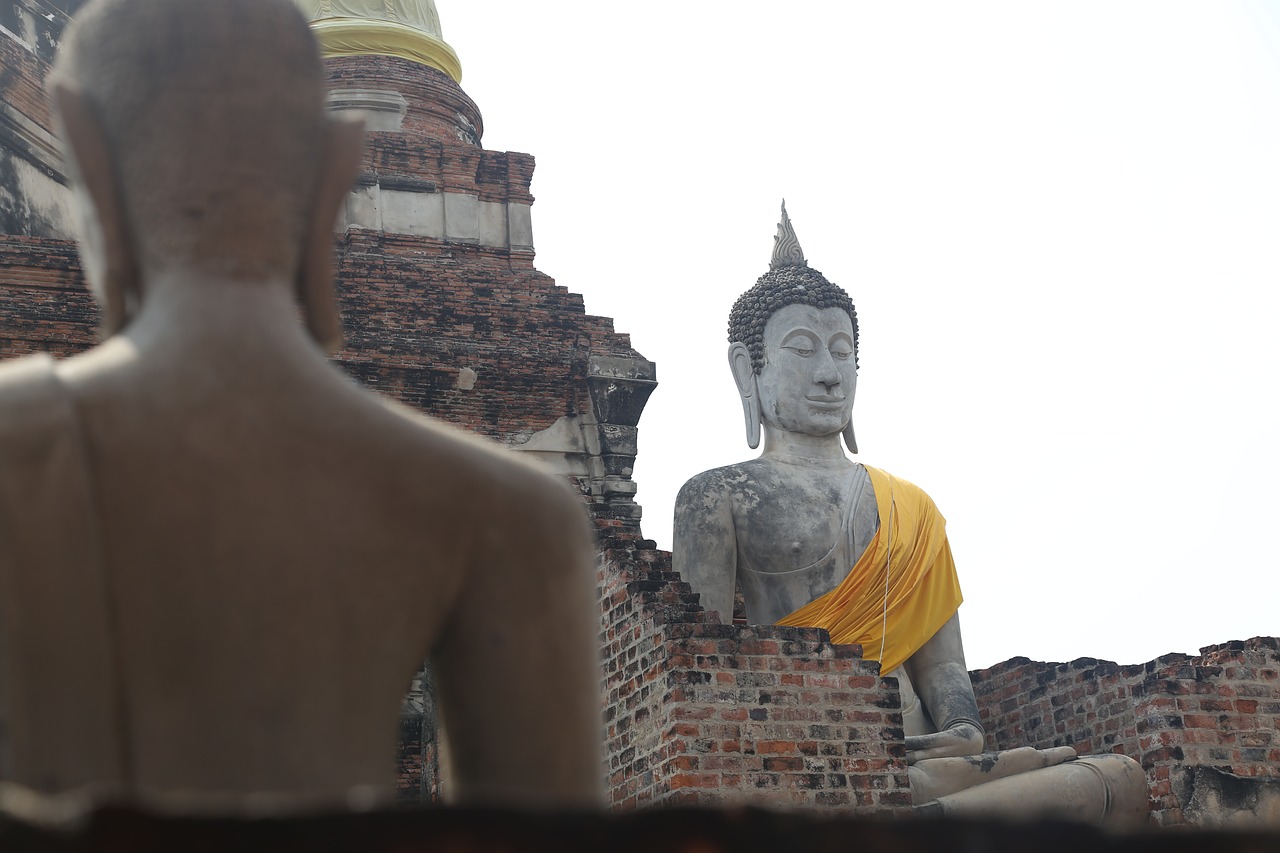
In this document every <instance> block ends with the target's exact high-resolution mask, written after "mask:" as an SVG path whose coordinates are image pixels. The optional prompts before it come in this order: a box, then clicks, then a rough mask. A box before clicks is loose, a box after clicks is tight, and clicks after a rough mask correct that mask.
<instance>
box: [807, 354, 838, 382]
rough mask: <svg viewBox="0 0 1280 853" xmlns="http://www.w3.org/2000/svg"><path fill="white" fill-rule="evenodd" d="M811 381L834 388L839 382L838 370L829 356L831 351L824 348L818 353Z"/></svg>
mask: <svg viewBox="0 0 1280 853" xmlns="http://www.w3.org/2000/svg"><path fill="white" fill-rule="evenodd" d="M813 381H814V382H817V383H818V384H820V385H825V386H827V387H828V388H834V387H835V386H837V385H839V384H840V371H839V370H837V369H836V362H835V359H833V358H832V357H831V353H829V352H826V351H825V350H823V351H822V352H821V353H820V355H819V360H818V363H817V365H816V366H815V370H814V373H813Z"/></svg>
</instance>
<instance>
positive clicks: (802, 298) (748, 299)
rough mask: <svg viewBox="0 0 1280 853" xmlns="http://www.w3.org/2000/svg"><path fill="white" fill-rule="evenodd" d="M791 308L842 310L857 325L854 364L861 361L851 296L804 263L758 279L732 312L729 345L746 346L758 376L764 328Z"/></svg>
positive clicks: (775, 270)
mask: <svg viewBox="0 0 1280 853" xmlns="http://www.w3.org/2000/svg"><path fill="white" fill-rule="evenodd" d="M788 305H812V306H813V307H814V308H839V309H841V310H842V311H844V312H845V313H846V314H848V315H849V320H850V321H851V322H852V323H853V354H854V364H855V366H856V365H857V358H858V312H857V310H855V309H854V307H853V300H851V299H850V298H849V294H847V293H845V292H844V290H843V289H842V288H840V287H837V286H836V285H834V284H832V283H831V282H829V281H827V279H826V277H825V276H823V274H822V273H820V272H818V271H817V270H815V269H814V268H813V267H811V266H808V265H807V264H804V263H803V262H802V263H800V264H791V265H787V266H779V267H777V268H775V269H771V270H769V271H768V272H767V273H765V274H764V275H762V276H760V278H759V279H757V280H756V283H755V286H753V287H752V288H751V289H750V290H748V291H747V292H746V293H744V294H742V295H741V296H739V297H738V301H737V302H734V303H733V309H732V310H730V311H729V342H730V343H738V342H740V343H743V344H745V345H746V347H747V349H748V350H749V351H750V353H751V368H752V370H754V371H755V372H756V373H757V374H758V373H759V372H760V369H761V368H762V367H763V366H764V326H765V323H767V322H769V318H770V317H772V316H773V315H774V314H776V313H777V312H778V311H779V310H781V309H782V308H785V307H786V306H788Z"/></svg>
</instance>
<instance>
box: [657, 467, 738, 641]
mask: <svg viewBox="0 0 1280 853" xmlns="http://www.w3.org/2000/svg"><path fill="white" fill-rule="evenodd" d="M716 473H717V472H715V471H707V472H705V473H703V474H699V475H698V476H696V477H694V478H693V479H691V480H689V482H687V483H685V484H684V486H683V488H681V489H680V494H679V495H677V497H676V517H675V537H674V538H675V542H674V544H673V545H672V548H671V564H672V568H673V569H674V570H675V571H677V572H679V573H680V577H681V578H683V579H684V580H685V581H686V582H687V583H688V584H689V585H690V586H691V587H693V591H694V592H696V593H698V594H699V595H700V596H701V604H702V606H703V607H704V608H705V609H707V610H714V611H716V612H718V613H719V614H720V621H721V622H722V623H723V624H726V625H727V624H729V623H731V622H732V621H733V586H734V578H735V575H736V572H737V563H738V542H737V536H736V534H735V531H734V527H733V507H732V503H731V501H730V497H729V494H728V491H727V490H726V489H725V488H724V487H723V484H722V483H720V482H719V478H718V477H716V476H715V475H716Z"/></svg>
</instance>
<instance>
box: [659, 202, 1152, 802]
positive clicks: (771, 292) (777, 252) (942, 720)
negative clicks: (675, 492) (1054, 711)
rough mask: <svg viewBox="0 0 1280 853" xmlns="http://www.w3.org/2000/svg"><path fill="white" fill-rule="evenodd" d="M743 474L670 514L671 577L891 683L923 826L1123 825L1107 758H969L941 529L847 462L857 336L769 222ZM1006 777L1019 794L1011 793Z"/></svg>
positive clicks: (837, 292) (1124, 783) (721, 471)
mask: <svg viewBox="0 0 1280 853" xmlns="http://www.w3.org/2000/svg"><path fill="white" fill-rule="evenodd" d="M729 341H730V344H729V367H730V369H731V371H732V373H733V378H734V382H735V383H736V384H737V387H738V392H739V394H740V396H741V399H742V406H743V413H744V417H745V423H746V433H747V443H748V444H749V445H750V446H751V447H752V448H756V447H758V446H759V445H760V440H761V433H762V430H763V438H764V449H763V451H762V452H761V454H760V456H759V457H757V458H755V459H751V460H749V461H746V462H742V463H738V464H735V465H728V466H725V467H723V468H716V469H713V470H710V471H706V472H704V473H701V474H699V475H697V476H695V477H693V478H692V479H690V480H689V481H688V482H687V483H686V484H685V485H684V487H683V488H682V489H681V491H680V493H679V496H678V497H677V499H676V511H675V543H674V547H673V549H672V559H673V561H674V568H675V569H676V571H678V572H679V573H680V574H681V576H682V577H683V578H684V579H685V580H686V581H688V582H689V583H690V585H691V586H692V587H693V589H694V591H695V592H698V593H699V594H700V595H701V601H702V604H703V605H704V606H705V607H706V609H708V610H713V611H717V612H719V613H720V614H722V615H726V616H727V615H728V614H730V613H731V612H732V607H733V598H734V587H735V582H736V584H737V585H739V586H740V587H741V589H742V593H743V597H744V600H745V605H746V614H747V619H748V621H749V622H751V623H757V624H770V623H776V624H779V625H798V626H812V627H819V628H825V629H826V630H827V631H829V632H830V635H831V639H832V641H833V642H836V643H859V644H861V645H862V648H863V653H864V655H865V656H867V657H869V658H872V659H874V660H877V661H879V662H880V666H881V672H882V673H884V674H886V675H890V676H892V677H894V678H896V679H897V682H898V686H899V690H900V692H901V696H902V717H903V729H904V732H905V737H906V743H905V746H906V751H907V761H908V763H909V765H910V766H909V770H908V773H909V776H910V779H911V785H912V794H913V798H914V800H915V802H916V804H917V807H918V808H920V809H921V810H923V811H943V812H946V813H952V814H962V815H973V816H978V815H1000V814H1008V815H1026V814H1034V815H1053V816H1061V817H1069V818H1081V819H1095V820H1110V821H1121V822H1123V821H1137V820H1141V819H1142V818H1143V817H1144V816H1145V811H1146V797H1145V781H1144V779H1143V775H1142V772H1141V769H1140V768H1139V767H1138V765H1137V764H1136V762H1134V761H1132V760H1131V759H1128V758H1125V757H1123V756H1118V755H1108V756H1099V757H1095V758H1088V759H1077V758H1076V755H1075V752H1074V751H1073V750H1072V749H1070V748H1069V747H1062V748H1056V749H1050V750H1036V749H1031V748H1022V749H1016V750H1009V751H1006V752H1001V753H994V754H991V753H989V754H987V755H985V756H982V758H981V759H980V760H979V759H977V758H975V757H976V756H979V755H980V754H981V753H982V751H983V743H984V733H983V729H982V725H981V723H980V722H979V718H978V706H977V701H976V699H975V698H974V693H973V686H972V683H971V682H970V680H969V674H968V670H967V668H966V666H965V660H964V645H963V641H962V637H961V631H960V617H959V612H958V610H959V606H960V603H961V600H962V598H961V593H960V584H959V580H958V578H957V573H956V567H955V563H954V561H953V559H952V555H951V549H950V546H949V545H948V542H947V536H946V522H945V520H944V518H943V516H942V514H941V513H940V512H939V511H938V508H937V507H936V506H935V505H934V503H933V501H932V500H931V499H930V498H929V496H928V495H927V494H926V493H925V492H924V491H923V490H922V489H920V488H919V487H918V486H916V485H914V484H912V483H910V482H908V481H906V480H904V479H902V478H899V477H895V476H893V475H892V474H889V473H887V472H885V471H881V470H879V469H877V468H873V467H870V466H867V465H863V464H861V463H856V462H854V461H853V460H851V459H850V458H849V457H848V456H847V455H846V454H845V450H844V448H843V447H841V441H842V440H843V443H844V445H845V446H847V448H848V450H849V452H851V453H857V444H856V440H855V436H854V430H853V422H852V412H853V400H854V391H855V389H856V387H857V379H858V377H857V360H858V318H857V313H856V311H855V309H854V306H853V303H852V301H851V300H850V298H849V296H848V294H847V293H846V292H845V291H844V290H843V289H841V288H839V287H837V286H836V285H834V284H832V283H831V282H829V281H828V280H827V279H826V278H825V277H824V276H823V275H822V274H821V273H820V272H818V271H817V270H816V269H814V268H812V267H810V266H809V265H808V263H807V262H806V261H805V259H804V255H803V253H802V251H801V250H800V245H799V242H798V241H797V239H796V236H795V232H794V230H793V228H792V226H791V223H790V220H789V218H788V217H787V213H786V207H785V206H784V207H783V211H782V221H781V224H780V225H779V227H778V236H777V237H775V245H774V252H773V258H772V260H771V263H770V268H769V271H768V272H766V273H765V274H764V275H763V276H761V277H760V279H759V280H758V281H757V282H756V284H755V286H754V287H752V288H751V289H750V290H748V291H747V292H746V293H744V294H743V295H742V296H741V297H740V298H739V299H738V300H737V302H736V303H735V304H734V306H733V309H732V311H731V312H730V315H729ZM1015 777H1016V778H1015Z"/></svg>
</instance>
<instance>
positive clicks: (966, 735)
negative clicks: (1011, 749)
mask: <svg viewBox="0 0 1280 853" xmlns="http://www.w3.org/2000/svg"><path fill="white" fill-rule="evenodd" d="M906 743H907V763H908V764H915V763H916V762H917V761H920V760H921V759H924V758H950V757H954V756H963V755H977V754H978V753H980V752H982V746H983V736H982V730H981V729H979V728H978V727H977V726H975V725H974V724H973V723H969V722H963V721H961V722H956V723H953V724H952V725H951V726H949V727H948V728H946V729H943V730H942V731H940V732H934V733H933V734H928V735H912V736H910V737H908V738H907V740H906Z"/></svg>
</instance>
